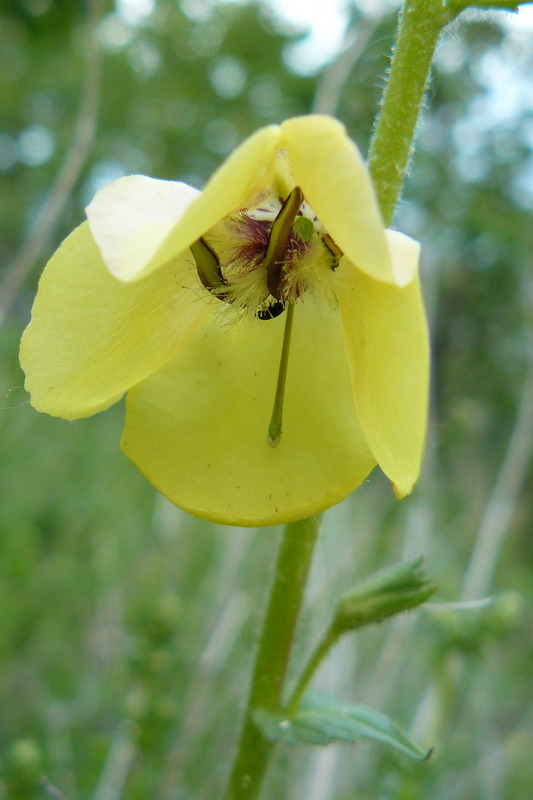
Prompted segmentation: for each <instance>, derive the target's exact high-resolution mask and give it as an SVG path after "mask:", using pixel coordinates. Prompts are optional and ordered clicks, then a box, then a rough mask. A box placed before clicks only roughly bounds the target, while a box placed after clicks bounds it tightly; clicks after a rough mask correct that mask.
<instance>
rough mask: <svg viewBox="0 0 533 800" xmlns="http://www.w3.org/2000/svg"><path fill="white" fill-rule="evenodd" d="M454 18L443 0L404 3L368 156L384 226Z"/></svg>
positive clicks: (398, 193)
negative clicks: (440, 42) (442, 43)
mask: <svg viewBox="0 0 533 800" xmlns="http://www.w3.org/2000/svg"><path fill="white" fill-rule="evenodd" d="M451 16H453V15H452V14H450V12H449V10H448V9H447V7H446V6H445V4H444V3H443V2H442V0H406V2H405V4H404V6H403V10H402V12H401V17H400V22H399V27H398V33H397V37H396V44H395V49H394V56H393V59H392V64H391V70H390V74H389V80H388V82H387V86H386V89H385V92H384V95H383V102H382V106H381V111H380V113H379V117H378V120H377V124H376V128H375V131H374V136H373V138H372V142H371V144H370V151H369V154H368V161H369V169H370V175H371V177H372V180H373V182H374V186H375V188H376V191H377V195H378V200H379V205H380V208H381V213H382V215H383V219H384V222H385V225H387V226H388V225H390V224H391V221H392V217H393V214H394V209H395V207H396V203H397V202H398V197H399V195H400V191H401V188H402V184H403V181H404V178H405V174H406V172H407V166H408V163H409V156H410V154H411V149H412V145H413V139H414V136H415V132H416V124H417V121H418V117H419V114H420V109H421V107H422V103H423V100H424V93H425V91H426V87H427V84H428V80H429V74H430V69H431V62H432V60H433V56H434V53H435V49H436V47H437V43H438V40H439V36H440V33H441V30H442V29H443V27H444V26H445V25H446V23H447V22H448V21H449V20H450V18H451Z"/></svg>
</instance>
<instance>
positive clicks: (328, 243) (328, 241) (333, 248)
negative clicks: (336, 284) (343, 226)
mask: <svg viewBox="0 0 533 800" xmlns="http://www.w3.org/2000/svg"><path fill="white" fill-rule="evenodd" d="M322 241H323V242H324V246H325V247H326V249H327V250H329V252H330V253H331V255H332V256H333V266H332V267H331V269H332V270H335V269H337V267H338V266H339V261H340V260H341V258H342V257H343V255H344V253H343V252H342V250H341V249H340V247H339V245H338V244H337V242H336V241H335V240H334V239H333V238H332V237H331V236H330V235H329V233H325V234H324V236H323V237H322Z"/></svg>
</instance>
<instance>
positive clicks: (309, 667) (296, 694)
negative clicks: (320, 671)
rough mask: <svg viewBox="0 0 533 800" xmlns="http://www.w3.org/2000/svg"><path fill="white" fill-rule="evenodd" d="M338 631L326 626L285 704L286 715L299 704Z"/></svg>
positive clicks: (292, 712) (289, 714) (293, 710)
mask: <svg viewBox="0 0 533 800" xmlns="http://www.w3.org/2000/svg"><path fill="white" fill-rule="evenodd" d="M339 635H340V632H339V631H338V630H336V628H335V627H334V626H331V627H330V628H328V630H327V631H326V633H325V634H324V636H323V637H322V639H321V640H320V641H319V643H318V645H317V646H316V647H315V649H314V651H313V653H312V654H311V657H310V658H309V661H308V662H307V664H306V666H305V668H304V670H303V672H302V674H301V675H300V678H299V680H298V683H297V684H296V686H295V688H294V691H293V693H292V695H291V698H290V700H289V702H288V703H287V705H286V706H285V711H286V714H287V716H288V717H291V716H292V715H293V714H294V712H295V711H296V709H297V708H298V706H299V704H300V700H301V699H302V697H303V695H304V692H305V690H306V689H307V687H308V686H309V683H310V681H311V678H312V677H313V675H314V674H315V672H316V670H317V668H318V667H319V665H320V664H321V663H322V661H323V660H324V659H325V657H326V656H327V654H328V653H329V651H330V650H331V648H332V647H333V645H334V644H335V642H336V641H337V640H338V638H339Z"/></svg>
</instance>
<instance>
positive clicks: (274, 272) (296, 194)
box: [263, 186, 304, 300]
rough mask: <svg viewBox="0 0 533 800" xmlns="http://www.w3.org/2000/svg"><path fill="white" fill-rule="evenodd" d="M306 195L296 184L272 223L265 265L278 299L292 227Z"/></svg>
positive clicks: (273, 293)
mask: <svg viewBox="0 0 533 800" xmlns="http://www.w3.org/2000/svg"><path fill="white" fill-rule="evenodd" d="M303 199H304V195H303V192H302V190H301V189H300V187H299V186H295V187H294V189H293V190H292V192H291V193H290V194H289V196H288V197H287V199H286V200H285V202H284V203H283V205H282V207H281V210H280V212H279V214H278V216H277V217H276V219H275V220H274V222H273V223H272V228H271V229H270V236H269V237H268V244H267V248H266V251H265V258H264V261H263V263H264V265H265V266H266V269H267V285H268V291H269V292H270V294H271V295H272V297H275V298H276V300H282V299H283V298H282V296H281V270H282V269H283V259H284V257H285V251H286V250H287V246H288V244H289V236H290V234H291V228H292V225H293V222H294V220H295V218H296V214H297V212H298V209H299V208H300V206H301V205H302V203H303Z"/></svg>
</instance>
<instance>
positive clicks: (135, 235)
mask: <svg viewBox="0 0 533 800" xmlns="http://www.w3.org/2000/svg"><path fill="white" fill-rule="evenodd" d="M199 194H200V192H198V191H197V190H196V189H193V188H192V186H187V184H186V183H180V182H179V181H161V180H156V179H155V178H147V177H146V176H145V175H129V176H128V177H126V178H119V180H117V181H113V182H112V183H109V184H108V185H107V186H105V187H104V188H103V189H101V190H100V191H99V192H97V193H96V195H95V196H94V198H93V200H92V202H91V203H90V204H89V205H88V206H87V209H86V211H87V219H88V220H89V225H90V227H91V233H92V235H93V237H94V240H95V241H96V243H97V245H98V247H99V248H100V252H101V254H102V257H103V259H104V261H105V263H106V266H107V267H108V269H109V271H110V272H111V273H112V274H113V275H114V276H115V277H116V278H120V280H123V281H130V280H132V279H134V278H136V277H138V276H139V275H140V274H141V273H142V271H143V270H144V269H145V267H146V264H149V263H150V262H151V260H152V259H153V258H154V256H155V254H156V253H157V251H158V250H159V248H160V247H161V245H162V244H163V242H164V241H165V239H167V237H168V235H169V233H170V232H171V231H172V229H173V228H174V226H175V224H176V221H177V220H178V219H180V218H181V217H182V216H183V214H184V212H185V210H186V208H187V207H188V206H189V205H190V204H191V202H192V201H193V200H194V199H195V198H196V197H198V196H199ZM176 255H177V253H176Z"/></svg>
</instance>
